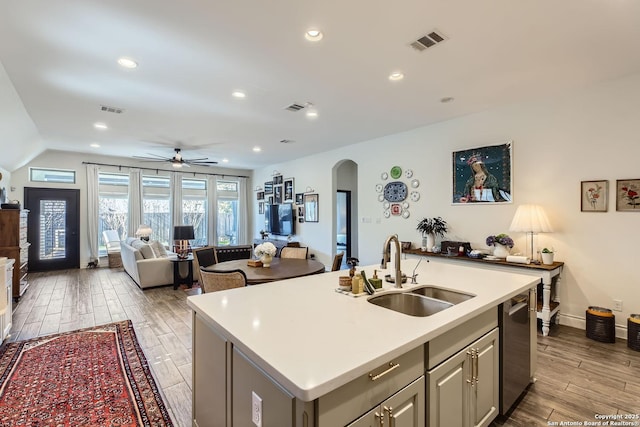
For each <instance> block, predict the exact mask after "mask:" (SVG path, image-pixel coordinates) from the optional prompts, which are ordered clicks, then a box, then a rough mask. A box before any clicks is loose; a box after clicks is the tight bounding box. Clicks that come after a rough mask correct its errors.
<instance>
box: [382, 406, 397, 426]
mask: <svg viewBox="0 0 640 427" xmlns="http://www.w3.org/2000/svg"><path fill="white" fill-rule="evenodd" d="M383 409H384V410H385V411H387V415H388V416H389V427H396V419H395V418H393V408H392V407H391V406H389V407H386V406H383Z"/></svg>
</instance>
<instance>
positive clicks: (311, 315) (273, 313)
mask: <svg viewBox="0 0 640 427" xmlns="http://www.w3.org/2000/svg"><path fill="white" fill-rule="evenodd" d="M417 262H418V260H416V259H407V260H403V261H402V271H403V272H405V273H406V274H410V273H411V272H412V271H413V269H414V267H415V266H416V264H417ZM391 264H392V263H390V265H391ZM374 269H379V266H377V265H376V266H365V267H358V271H360V270H365V272H366V274H367V277H372V276H373V270H374ZM416 272H417V273H419V274H418V284H417V285H411V284H409V283H407V284H405V285H404V289H403V290H407V289H409V288H412V287H419V286H424V285H434V286H438V287H442V288H446V289H452V290H458V291H462V292H467V293H471V294H474V295H476V296H475V297H474V298H471V299H470V300H467V301H464V302H462V303H459V304H457V305H454V306H452V307H450V308H447V309H445V310H443V311H441V312H439V313H436V314H434V315H431V316H428V317H413V316H408V315H405V314H402V313H398V312H395V311H392V310H389V309H387V308H382V307H378V306H376V305H374V304H371V303H369V302H367V299H368V298H371V297H370V296H368V295H367V296H362V297H353V296H349V295H344V294H341V293H338V292H336V291H335V289H336V288H337V287H338V277H339V276H341V275H345V274H347V273H348V272H347V271H346V270H342V271H337V272H331V273H324V274H317V275H314V276H307V277H301V278H296V279H290V280H284V281H280V282H273V283H266V284H262V285H256V286H250V287H246V288H238V289H230V290H227V291H221V292H214V293H210V294H203V295H197V296H191V297H189V298H188V299H187V303H188V304H189V306H190V307H191V308H192V309H193V310H195V312H196V313H197V315H199V316H202V317H203V319H204V321H205V322H206V323H207V324H209V325H210V326H211V327H212V328H214V329H215V330H216V331H217V332H218V333H220V334H221V335H222V336H224V337H225V338H227V339H228V340H229V341H231V342H232V343H233V345H234V346H236V347H238V348H239V349H240V350H241V351H242V352H243V353H245V354H246V355H247V356H248V357H250V358H251V359H252V360H253V361H254V363H256V364H257V365H258V366H259V367H260V368H262V369H263V370H264V371H265V372H267V373H268V374H269V375H270V376H271V377H272V378H273V379H275V380H276V381H277V382H278V383H279V384H280V385H282V386H283V387H284V388H285V389H287V390H288V391H289V392H290V393H292V394H293V395H294V396H296V397H297V398H299V399H301V400H302V401H312V400H314V399H316V398H318V397H320V396H322V395H324V394H326V393H328V392H330V391H332V390H334V389H336V388H338V387H340V386H341V385H344V384H346V383H348V382H349V381H351V380H353V379H355V378H357V377H359V376H360V375H363V374H366V373H368V372H369V370H371V369H374V368H376V367H377V366H379V365H380V364H382V363H385V362H388V361H389V359H391V358H394V357H396V356H399V355H402V354H403V353H405V352H407V351H409V350H412V349H413V348H415V347H416V346H418V345H422V344H424V343H426V342H428V341H429V340H431V339H432V338H434V337H436V336H438V335H440V334H443V333H445V332H446V331H448V330H450V329H452V328H453V327H455V326H457V325H459V324H460V323H462V322H464V321H465V320H467V319H470V318H472V317H474V316H475V315H478V314H480V313H482V312H484V311H485V310H487V309H489V308H491V307H495V306H497V305H498V304H500V303H501V302H503V301H505V300H507V299H509V298H511V297H513V296H515V295H517V294H519V293H521V292H523V291H525V290H527V289H529V288H531V287H533V286H535V285H536V284H537V283H538V282H539V280H540V279H539V278H533V277H531V276H528V275H523V274H517V273H508V272H502V271H491V270H486V269H482V268H475V267H473V266H472V265H452V264H448V263H440V262H437V261H431V262H424V261H423V262H422V263H421V264H420V266H419V267H418V269H417V271H416ZM385 274H393V269H392V268H389V269H387V270H381V271H379V272H378V277H380V278H383V277H384V275H385ZM391 286H392V285H391V284H387V283H385V284H384V289H383V290H382V291H378V292H376V294H375V295H379V294H381V293H384V292H396V291H397V290H395V289H393V288H392V287H391Z"/></svg>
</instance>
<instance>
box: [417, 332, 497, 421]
mask: <svg viewBox="0 0 640 427" xmlns="http://www.w3.org/2000/svg"><path fill="white" fill-rule="evenodd" d="M498 369H499V346H498V330H497V329H493V330H492V331H490V332H489V333H487V334H486V335H484V336H483V337H481V338H480V339H478V340H476V341H475V342H473V343H472V344H471V345H469V346H467V347H466V348H464V349H462V350H460V351H459V352H457V353H456V354H454V355H453V356H451V357H450V358H448V359H447V360H445V361H444V362H442V363H441V364H439V365H438V366H437V367H435V368H433V369H431V370H429V371H428V372H427V404H428V407H427V414H428V418H427V424H428V426H429V427H479V426H488V425H489V424H490V423H491V421H492V420H493V419H494V418H495V417H496V415H497V414H498V405H499V402H498V397H499V385H498V384H499V383H498V380H499V377H498Z"/></svg>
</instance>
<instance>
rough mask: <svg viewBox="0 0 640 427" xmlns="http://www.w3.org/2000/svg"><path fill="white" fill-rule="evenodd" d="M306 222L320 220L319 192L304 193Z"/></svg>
mask: <svg viewBox="0 0 640 427" xmlns="http://www.w3.org/2000/svg"><path fill="white" fill-rule="evenodd" d="M304 220H305V222H318V194H316V193H314V194H305V195H304Z"/></svg>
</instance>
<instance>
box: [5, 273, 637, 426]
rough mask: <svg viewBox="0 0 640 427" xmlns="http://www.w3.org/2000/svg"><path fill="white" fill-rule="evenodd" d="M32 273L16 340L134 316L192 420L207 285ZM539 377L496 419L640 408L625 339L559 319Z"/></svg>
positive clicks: (178, 410) (181, 415)
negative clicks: (198, 329) (194, 306)
mask: <svg viewBox="0 0 640 427" xmlns="http://www.w3.org/2000/svg"><path fill="white" fill-rule="evenodd" d="M29 281H30V283H31V284H30V287H29V289H28V290H27V292H26V293H25V295H24V296H23V298H22V299H21V300H20V302H19V304H18V305H17V307H15V309H14V313H13V328H12V331H11V337H10V340H11V341H16V340H24V339H29V338H32V337H36V336H40V335H47V334H51V333H56V332H64V331H69V330H74V329H79V328H84V327H89V326H95V325H100V324H104V323H109V322H113V321H117V320H123V319H131V321H132V322H133V325H134V328H135V331H136V335H137V337H138V340H139V342H140V345H141V346H142V349H143V351H144V353H145V355H146V357H147V360H148V361H149V364H150V366H151V369H152V371H153V374H154V376H155V378H156V380H157V383H158V386H159V387H160V389H161V390H162V393H163V395H164V399H165V402H166V404H167V406H168V409H169V411H170V413H171V417H172V419H173V420H174V423H175V424H176V426H185V427H186V426H191V375H192V371H191V312H190V310H189V308H188V306H187V304H186V298H187V296H188V295H189V294H195V293H198V292H199V290H176V291H174V290H173V287H172V286H167V287H162V288H156V289H147V290H145V291H142V290H141V289H140V288H138V287H137V286H136V284H135V283H134V282H133V280H131V278H130V277H129V276H128V275H127V274H126V273H125V272H124V271H123V270H122V269H109V268H98V269H94V270H86V269H84V270H66V271H57V272H51V273H30V274H29ZM536 377H537V382H536V383H535V384H532V385H531V386H530V387H529V391H528V392H527V394H526V395H525V396H524V397H523V398H522V400H521V402H520V403H519V405H518V406H517V408H516V409H515V410H514V411H513V413H512V414H511V415H510V417H509V418H507V419H498V420H496V421H495V422H494V423H493V424H492V425H493V426H502V425H504V426H543V425H544V426H547V425H554V424H553V423H556V422H557V423H560V422H562V421H564V422H575V421H581V422H583V425H584V424H585V423H584V421H590V422H594V421H598V419H596V418H595V414H603V415H616V414H621V415H624V414H640V352H637V351H633V350H631V349H629V348H628V347H627V346H626V341H624V340H618V341H617V342H616V343H615V344H603V343H599V342H596V341H593V340H591V339H588V338H586V337H585V334H584V331H582V330H578V329H573V328H569V327H564V326H555V327H553V328H552V329H551V334H550V336H548V337H542V336H541V335H539V336H538V371H537V375H536ZM623 421H624V420H623ZM629 421H635V422H638V421H640V420H629ZM555 425H560V424H555ZM632 425H633V424H632ZM635 425H640V423H638V424H635Z"/></svg>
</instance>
